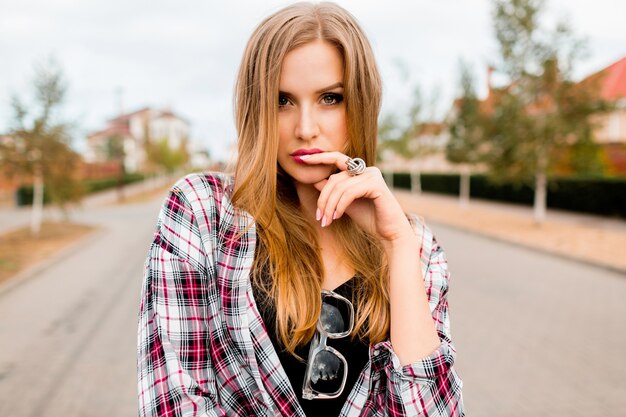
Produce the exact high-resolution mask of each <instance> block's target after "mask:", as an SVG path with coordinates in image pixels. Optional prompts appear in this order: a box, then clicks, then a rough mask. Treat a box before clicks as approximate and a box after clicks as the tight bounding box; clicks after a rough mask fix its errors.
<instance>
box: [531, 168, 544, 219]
mask: <svg viewBox="0 0 626 417" xmlns="http://www.w3.org/2000/svg"><path fill="white" fill-rule="evenodd" d="M547 195H548V189H547V179H546V173H545V171H542V170H539V171H537V175H536V176H535V202H534V206H533V214H534V218H535V222H536V223H537V224H543V222H544V221H545V220H546V205H547V204H546V203H547Z"/></svg>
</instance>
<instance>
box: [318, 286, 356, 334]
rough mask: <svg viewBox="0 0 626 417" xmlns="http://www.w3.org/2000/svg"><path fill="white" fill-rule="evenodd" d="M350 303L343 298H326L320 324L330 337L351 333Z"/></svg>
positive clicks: (323, 299) (323, 300)
mask: <svg viewBox="0 0 626 417" xmlns="http://www.w3.org/2000/svg"><path fill="white" fill-rule="evenodd" d="M350 307H351V306H350V304H349V302H347V301H346V300H343V299H341V298H337V297H332V296H324V297H323V298H322V311H321V314H320V324H321V325H322V327H323V329H324V330H326V332H327V333H329V334H330V335H333V334H334V335H336V334H339V333H344V332H349V331H350V330H351V329H350V326H351V322H352V317H351V316H352V309H351V308H350Z"/></svg>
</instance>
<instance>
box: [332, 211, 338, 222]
mask: <svg viewBox="0 0 626 417" xmlns="http://www.w3.org/2000/svg"><path fill="white" fill-rule="evenodd" d="M336 218H337V210H335V211H333V220H335V219H336Z"/></svg>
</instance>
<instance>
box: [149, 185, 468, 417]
mask: <svg viewBox="0 0 626 417" xmlns="http://www.w3.org/2000/svg"><path fill="white" fill-rule="evenodd" d="M232 189H233V179H232V177H230V176H228V175H225V174H215V173H211V174H192V175H189V176H187V177H185V178H183V179H181V180H180V181H178V183H177V184H176V185H175V186H174V187H173V188H172V190H171V191H170V193H169V195H168V197H167V199H166V200H165V202H164V204H163V207H162V209H161V213H160V215H159V218H158V223H157V230H156V233H155V235H154V240H153V242H152V245H151V246H150V250H149V253H148V257H147V259H146V264H145V275H144V282H143V289H142V299H141V311H140V318H139V330H138V358H137V363H138V381H139V383H138V388H139V408H140V415H141V416H277V415H284V416H304V413H303V411H302V409H301V407H300V405H299V404H298V400H297V398H296V396H295V394H294V391H293V388H292V387H291V385H290V383H289V379H288V378H287V375H286V374H285V372H284V370H283V368H282V366H281V364H280V361H279V359H278V356H277V354H276V351H275V350H274V347H273V345H272V342H271V341H270V338H269V336H268V335H267V332H266V331H265V328H264V325H263V322H262V319H261V316H260V314H259V311H258V309H257V306H256V304H255V302H254V298H253V295H252V287H251V282H250V277H249V276H250V269H251V267H252V262H253V259H254V251H255V244H256V229H255V223H254V220H253V219H252V218H251V217H250V215H249V214H247V213H245V212H243V211H241V210H239V209H236V208H235V207H234V206H233V205H232V203H231V200H230V196H231V194H232ZM412 223H413V225H414V227H415V228H416V233H418V235H420V236H422V237H423V241H422V251H421V254H420V255H421V259H422V265H423V268H422V272H423V276H424V281H425V286H426V292H427V294H428V300H429V305H430V309H431V311H432V315H433V319H434V321H435V323H436V326H437V331H438V333H439V337H440V339H441V345H440V346H439V347H438V349H437V350H436V351H435V352H433V353H432V354H431V355H430V356H428V357H426V358H424V359H422V360H420V361H417V362H415V363H412V364H409V365H405V366H401V365H400V361H399V359H398V357H397V356H396V354H395V353H394V351H393V349H392V346H391V344H390V342H389V341H384V342H381V343H378V344H376V345H372V346H370V361H369V362H368V363H367V365H366V366H365V368H364V370H363V372H362V373H361V375H360V376H359V379H358V380H357V382H356V384H355V386H354V388H353V389H352V391H351V393H350V395H349V396H348V400H347V402H346V404H345V405H344V407H343V409H342V411H341V414H340V415H341V416H394V417H395V416H431V417H433V416H462V415H464V411H463V401H462V396H461V387H462V382H461V380H460V378H459V377H458V375H457V374H456V372H455V370H454V368H453V363H454V358H455V354H456V353H455V349H454V347H453V346H452V342H451V339H450V321H449V317H448V302H447V292H448V278H449V274H448V269H447V262H446V259H445V256H444V253H443V251H442V249H441V247H440V246H439V245H438V244H437V242H436V240H435V239H434V237H433V235H432V232H431V231H430V229H428V228H427V227H426V226H425V225H424V224H423V222H422V221H421V220H420V219H418V218H417V217H413V218H412ZM416 279H418V277H416Z"/></svg>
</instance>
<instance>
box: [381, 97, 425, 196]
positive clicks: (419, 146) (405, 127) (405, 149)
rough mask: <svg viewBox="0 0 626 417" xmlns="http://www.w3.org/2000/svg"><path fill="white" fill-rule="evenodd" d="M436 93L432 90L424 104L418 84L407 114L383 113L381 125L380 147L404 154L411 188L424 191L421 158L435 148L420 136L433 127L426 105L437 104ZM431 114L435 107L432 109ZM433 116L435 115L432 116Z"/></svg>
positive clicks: (399, 154)
mask: <svg viewBox="0 0 626 417" xmlns="http://www.w3.org/2000/svg"><path fill="white" fill-rule="evenodd" d="M436 99H437V95H436V94H433V96H432V98H431V101H430V103H429V105H425V103H424V101H425V100H424V98H423V95H422V91H421V89H420V87H419V86H417V85H416V86H415V87H414V88H413V94H412V96H411V104H410V106H409V109H408V112H407V113H406V114H400V115H398V114H395V113H388V114H386V115H384V116H383V118H382V120H381V122H380V126H379V129H378V137H379V139H380V149H381V151H382V152H384V151H386V150H389V151H391V152H393V153H394V154H395V155H398V156H401V157H402V158H403V159H405V160H406V161H410V162H411V163H412V165H411V190H413V191H418V192H419V191H421V181H420V173H421V170H420V166H419V160H420V159H422V158H424V157H426V156H428V155H431V154H433V153H434V152H436V149H435V147H434V146H433V145H432V144H429V143H425V142H424V141H420V138H421V137H422V136H423V135H424V134H426V133H428V131H429V129H432V126H433V123H430V122H429V119H428V117H426V116H425V113H426V109H427V108H430V110H432V109H433V108H434V107H435V102H436ZM431 116H432V111H431ZM431 119H432V117H431Z"/></svg>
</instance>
